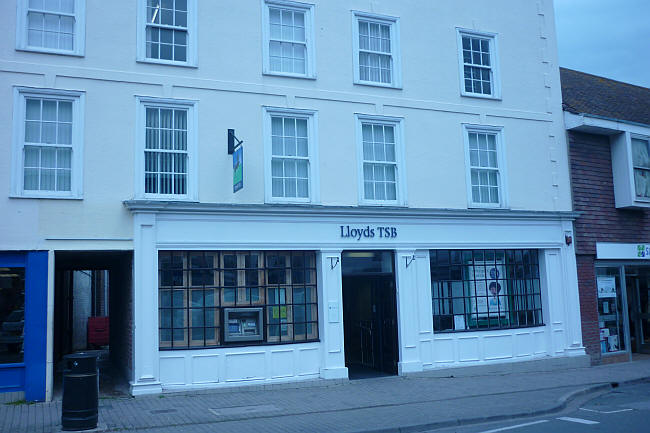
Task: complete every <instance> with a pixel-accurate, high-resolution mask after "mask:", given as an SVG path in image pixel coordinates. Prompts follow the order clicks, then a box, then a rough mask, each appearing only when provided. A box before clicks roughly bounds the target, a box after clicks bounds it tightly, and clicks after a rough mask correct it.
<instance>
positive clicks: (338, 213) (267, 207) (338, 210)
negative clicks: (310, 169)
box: [123, 200, 580, 221]
mask: <svg viewBox="0 0 650 433" xmlns="http://www.w3.org/2000/svg"><path fill="white" fill-rule="evenodd" d="M123 203H124V206H125V207H126V208H127V209H128V210H130V211H131V212H132V213H134V214H142V213H153V214H185V215H187V214H212V215H216V214H219V215H236V216H261V215H263V216H282V217H290V216H291V217H326V218H327V217H330V218H333V217H348V218H349V217H361V218H372V219H378V218H401V219H431V218H436V219H468V220H472V219H478V218H482V219H493V220H536V221H558V220H561V221H573V220H575V219H577V218H578V217H579V216H580V213H579V212H571V211H526V210H510V209H424V208H403V207H373V206H320V205H283V204H264V205H262V204H219V203H198V202H191V203H188V202H175V201H153V200H126V201H124V202H123Z"/></svg>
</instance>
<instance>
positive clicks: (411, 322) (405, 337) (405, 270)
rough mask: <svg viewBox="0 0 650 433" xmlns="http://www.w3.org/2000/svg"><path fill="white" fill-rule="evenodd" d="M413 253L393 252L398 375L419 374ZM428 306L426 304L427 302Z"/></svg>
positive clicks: (415, 260)
mask: <svg viewBox="0 0 650 433" xmlns="http://www.w3.org/2000/svg"><path fill="white" fill-rule="evenodd" d="M418 260H422V258H421V257H418V256H416V254H415V250H397V251H396V253H395V261H396V263H395V269H396V271H397V272H396V280H397V281H396V282H397V323H398V326H397V329H398V330H399V331H398V335H399V363H398V364H397V369H398V373H399V374H400V375H402V374H405V373H412V372H416V371H422V361H421V360H420V347H419V346H420V341H419V330H418V327H419V326H418V323H419V322H418V313H419V312H418V291H419V289H418V287H417V280H418V278H417V261H418ZM429 303H430V302H429Z"/></svg>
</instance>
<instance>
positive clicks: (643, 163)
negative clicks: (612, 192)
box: [632, 138, 650, 199]
mask: <svg viewBox="0 0 650 433" xmlns="http://www.w3.org/2000/svg"><path fill="white" fill-rule="evenodd" d="M632 164H633V166H634V189H635V194H636V196H637V198H643V199H650V141H648V140H645V139H639V138H633V139H632Z"/></svg>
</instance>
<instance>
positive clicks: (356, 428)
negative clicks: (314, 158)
mask: <svg viewBox="0 0 650 433" xmlns="http://www.w3.org/2000/svg"><path fill="white" fill-rule="evenodd" d="M458 371H460V370H453V371H452V373H453V376H451V375H450V376H449V377H440V372H435V371H433V372H430V373H428V372H425V373H419V374H415V375H408V376H399V377H397V376H393V377H384V378H377V379H363V380H355V381H336V382H331V381H311V382H304V383H295V384H277V385H266V386H255V387H240V388H231V389H228V390H225V389H220V390H214V391H200V392H191V393H166V394H162V395H156V396H144V397H137V398H131V397H108V398H101V399H100V401H99V425H98V427H99V428H98V429H97V430H96V431H120V432H123V431H126V432H188V433H189V432H191V433H195V432H196V433H198V432H210V433H214V432H256V433H258V432H260V431H262V430H263V431H264V432H265V433H266V432H269V433H272V432H350V433H351V432H377V433H379V432H382V433H384V432H400V433H404V432H422V431H427V430H435V429H439V428H444V427H452V426H464V425H469V424H475V423H485V422H489V421H498V420H509V419H519V418H524V417H535V416H540V415H544V414H551V413H554V412H559V411H561V410H563V409H564V408H566V407H567V404H568V403H570V402H571V401H573V400H575V399H579V398H584V397H585V396H589V395H591V394H593V395H597V393H603V392H605V391H608V390H610V389H611V388H612V384H614V386H619V385H623V384H633V383H643V382H646V381H650V359H647V358H646V359H643V360H637V361H633V362H626V363H617V364H611V365H603V366H596V367H582V368H563V369H554V370H551V371H548V368H545V369H541V368H540V369H538V370H535V367H532V368H531V369H530V370H529V371H521V372H517V371H515V370H514V369H510V370H507V369H506V370H504V371H501V372H498V370H495V372H491V373H486V372H484V373H482V374H480V373H477V374H476V375H463V376H461V377H458V373H457V372H458ZM60 418H61V401H53V402H48V403H34V404H3V405H0V432H2V433H14V432H16V433H28V432H44V433H45V432H59V431H61V425H60Z"/></svg>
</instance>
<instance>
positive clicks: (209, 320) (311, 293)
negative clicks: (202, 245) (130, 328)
mask: <svg viewBox="0 0 650 433" xmlns="http://www.w3.org/2000/svg"><path fill="white" fill-rule="evenodd" d="M158 269H159V279H158V284H159V305H158V310H159V328H160V330H159V336H160V348H161V349H187V348H192V347H218V346H223V345H227V344H240V345H241V344H246V345H254V344H276V343H298V342H306V341H316V340H318V296H317V288H316V256H315V253H314V252H311V251H284V252H283V251H160V252H159V253H158ZM238 308H242V311H250V309H251V308H260V309H261V310H262V312H263V315H262V316H263V323H262V324H260V326H261V327H262V332H263V338H262V339H261V340H260V341H257V342H256V341H248V342H245V343H241V342H239V343H226V342H225V340H224V332H226V331H225V330H224V328H227V325H224V323H223V321H224V310H225V309H228V311H229V314H230V315H231V316H233V311H234V312H236V311H237V309H238Z"/></svg>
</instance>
